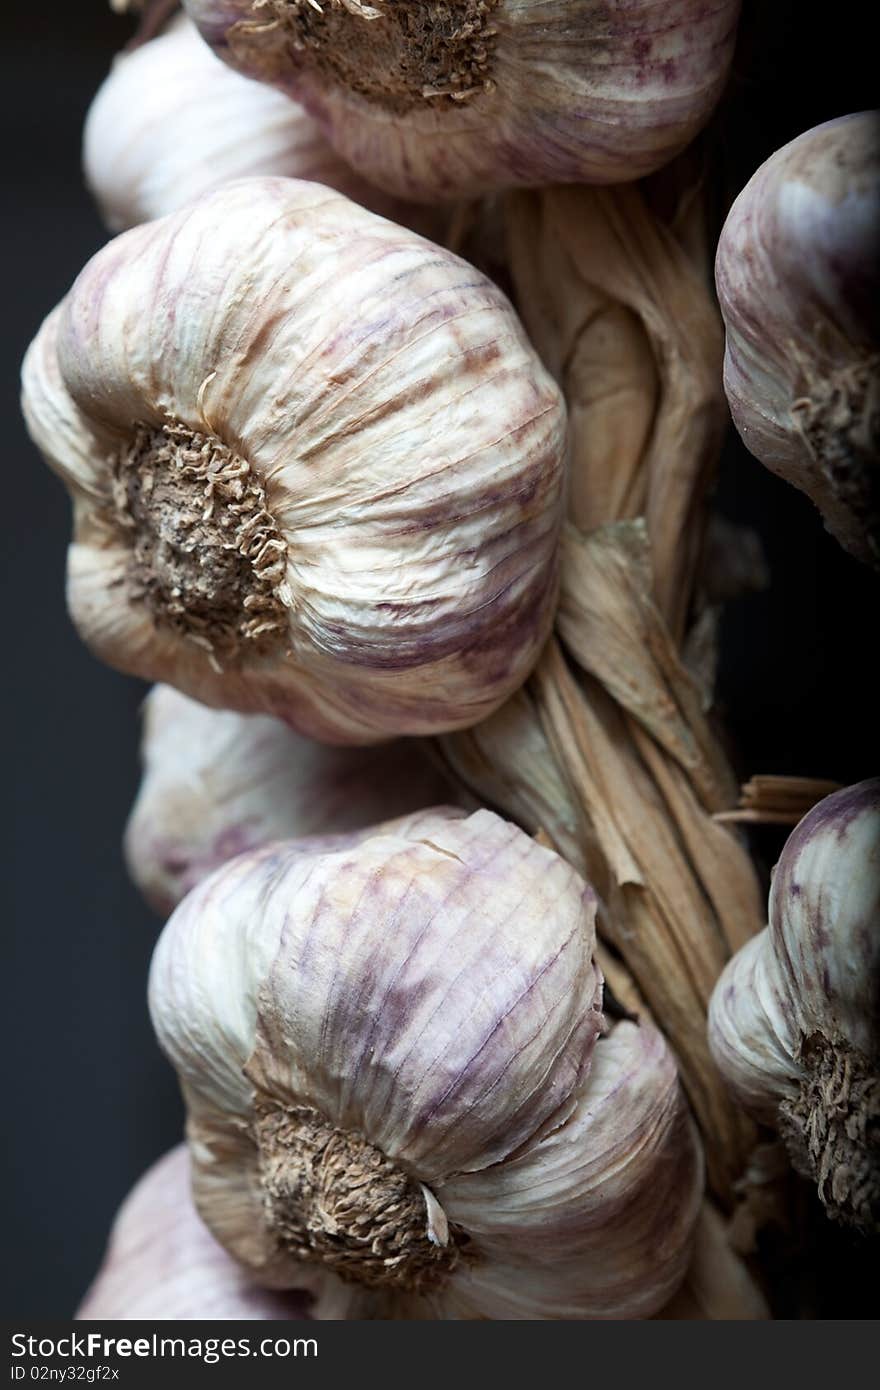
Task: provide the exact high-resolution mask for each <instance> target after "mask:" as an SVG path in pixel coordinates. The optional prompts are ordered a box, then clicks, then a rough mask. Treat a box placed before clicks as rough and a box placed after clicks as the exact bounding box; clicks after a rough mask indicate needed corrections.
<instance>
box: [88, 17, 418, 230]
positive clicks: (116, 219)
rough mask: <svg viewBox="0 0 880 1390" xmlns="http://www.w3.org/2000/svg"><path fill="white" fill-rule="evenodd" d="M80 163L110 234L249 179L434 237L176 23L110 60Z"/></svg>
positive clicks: (286, 105) (295, 110)
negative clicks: (313, 190)
mask: <svg viewBox="0 0 880 1390" xmlns="http://www.w3.org/2000/svg"><path fill="white" fill-rule="evenodd" d="M83 165H84V169H85V175H86V181H87V183H88V185H89V187H90V189H91V191H92V193H93V195H94V197H95V199H96V201H97V203H98V206H99V208H100V210H101V214H102V216H103V218H104V221H105V222H106V223H107V225H108V227H110V229H111V231H114V232H120V231H124V230H125V229H126V228H128V227H134V226H136V225H137V224H138V223H139V222H149V221H150V220H152V219H153V218H156V217H163V216H164V215H165V213H168V212H175V211H176V210H177V209H178V208H180V207H183V206H184V205H185V204H187V203H190V202H193V201H195V200H196V199H198V198H201V197H202V196H203V195H204V194H205V193H209V192H211V190H212V189H215V188H218V187H219V186H220V185H221V184H224V183H229V182H231V181H232V180H234V179H239V178H246V177H249V176H257V175H283V176H284V177H289V178H300V179H309V180H312V181H314V182H316V183H322V184H327V185H328V186H329V187H331V188H335V189H338V190H339V192H341V193H345V194H346V195H347V196H348V197H350V198H352V199H354V201H355V202H358V203H361V204H362V205H363V206H364V207H368V208H371V209H372V210H373V211H374V212H378V213H380V214H382V215H383V216H385V217H391V218H393V219H394V221H396V222H404V223H406V225H408V226H416V227H418V229H419V230H420V231H423V232H424V233H425V234H426V235H430V233H431V231H432V230H438V231H439V222H438V219H437V218H434V217H431V216H429V215H427V214H426V213H425V211H424V210H423V209H417V208H415V207H412V206H408V205H406V204H403V203H400V202H398V201H396V200H394V199H392V198H390V197H388V195H387V194H384V193H382V192H380V190H379V189H377V188H374V187H372V186H371V185H370V184H368V183H366V182H365V181H364V180H363V179H362V178H360V177H359V176H358V175H357V174H356V173H355V172H354V170H353V169H351V168H350V167H349V166H348V165H347V164H345V163H344V162H343V160H341V159H340V158H339V156H338V155H337V154H335V153H334V151H333V150H332V149H331V147H330V145H329V144H328V143H327V141H326V140H325V138H324V136H323V135H322V134H321V131H320V129H319V127H318V126H317V124H316V123H315V122H314V121H313V120H312V119H311V117H310V116H308V115H307V114H306V112H305V111H304V110H303V109H302V107H301V106H299V105H298V104H297V103H295V102H292V101H290V100H288V98H287V97H284V96H282V95H281V94H280V93H279V92H276V91H273V90H272V88H270V87H266V86H264V85H263V84H262V83H260V82H254V81H251V80H249V79H248V78H245V77H242V76H240V74H239V73H237V72H234V71H233V70H232V69H231V68H230V67H228V66H227V65H226V64H225V63H222V62H220V60H219V59H218V58H217V57H215V55H214V53H213V52H212V51H211V49H210V48H209V47H208V45H207V44H205V43H203V42H202V40H201V38H200V37H199V34H198V31H197V30H196V28H195V26H194V25H193V24H192V23H191V22H190V21H189V20H188V19H186V17H185V16H183V15H180V16H178V17H177V18H176V19H174V20H173V21H172V22H171V23H170V24H169V26H168V28H167V29H166V31H165V32H164V33H162V34H161V35H159V37H158V38H154V39H151V40H150V42H149V43H145V44H142V45H140V46H139V47H138V48H135V49H133V50H131V51H130V52H127V53H122V54H120V55H119V56H118V57H117V59H116V60H115V62H114V64H113V67H112V69H111V71H110V73H109V75H108V76H107V78H106V79H105V81H104V82H103V84H102V85H101V87H100V88H99V90H98V92H97V94H96V96H95V99H94V101H93V102H92V105H91V106H90V108H89V112H88V116H87V118H86V124H85V129H84V132H83Z"/></svg>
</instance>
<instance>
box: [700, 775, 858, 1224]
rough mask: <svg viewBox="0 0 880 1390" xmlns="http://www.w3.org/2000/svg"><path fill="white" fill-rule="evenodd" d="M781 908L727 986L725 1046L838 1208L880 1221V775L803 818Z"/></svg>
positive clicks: (721, 1014) (779, 872)
mask: <svg viewBox="0 0 880 1390" xmlns="http://www.w3.org/2000/svg"><path fill="white" fill-rule="evenodd" d="M769 917H770V922H769V926H767V927H766V928H765V930H764V931H763V932H761V933H760V935H758V936H757V937H755V938H754V939H753V940H752V941H750V942H749V943H748V944H747V945H746V946H744V947H743V948H742V950H740V951H738V952H737V954H736V955H735V956H734V957H733V959H732V960H731V961H730V962H729V963H728V965H727V967H726V968H725V970H724V972H723V974H722V975H721V977H720V979H719V981H718V984H717V985H716V987H715V991H714V993H713V996H712V1000H711V1004H710V1009H709V1041H710V1045H711V1048H712V1052H713V1055H714V1057H715V1060H716V1061H717V1063H718V1066H719V1067H720V1069H721V1071H722V1072H723V1073H724V1076H725V1079H726V1080H727V1082H728V1084H729V1085H730V1086H731V1087H732V1089H733V1090H734V1092H735V1094H736V1095H737V1096H738V1098H739V1099H740V1100H741V1102H742V1103H743V1105H744V1106H746V1108H747V1109H748V1110H749V1111H750V1112H751V1113H752V1114H753V1115H754V1116H755V1118H756V1119H758V1120H760V1121H761V1122H763V1123H765V1124H768V1125H771V1126H773V1127H775V1128H778V1129H780V1131H781V1133H782V1135H783V1137H784V1138H785V1140H786V1144H787V1147H788V1150H789V1153H790V1154H791V1157H792V1160H793V1162H794V1163H795V1166H796V1167H797V1168H798V1170H799V1171H801V1172H803V1173H804V1174H805V1175H807V1176H809V1177H811V1178H813V1179H814V1180H815V1181H816V1182H817V1184H818V1188H819V1195H820V1196H821V1198H822V1200H823V1202H824V1203H825V1205H826V1207H827V1209H828V1210H829V1212H830V1214H831V1215H832V1216H834V1217H835V1218H836V1219H838V1220H841V1221H844V1222H846V1223H848V1224H852V1225H856V1226H859V1227H861V1228H863V1229H877V1228H878V1226H880V1017H878V998H880V778H874V779H871V780H868V781H865V782H859V783H856V784H855V785H854V786H851V787H845V788H844V789H843V790H842V791H839V792H834V793H833V794H832V795H831V796H828V797H825V798H824V800H823V801H821V802H819V803H818V805H817V806H815V807H814V808H813V810H812V811H810V812H809V814H808V815H806V816H805V817H804V818H803V820H802V821H801V822H800V824H799V825H798V826H797V827H796V828H795V830H794V831H793V832H792V834H791V835H790V836H789V838H788V840H787V842H786V844H785V848H784V849H783V852H782V855H781V856H780V859H779V862H778V864H777V865H776V868H775V870H774V873H773V881H772V886H771V890H770V905H769Z"/></svg>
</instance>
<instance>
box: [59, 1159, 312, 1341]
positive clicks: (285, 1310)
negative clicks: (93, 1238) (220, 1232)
mask: <svg viewBox="0 0 880 1390" xmlns="http://www.w3.org/2000/svg"><path fill="white" fill-rule="evenodd" d="M308 1307H309V1298H308V1295H307V1294H304V1293H297V1292H296V1291H293V1290H291V1291H289V1292H283V1293H281V1292H279V1293H276V1292H273V1291H271V1290H269V1289H262V1288H259V1287H258V1286H257V1285H255V1284H253V1283H251V1282H249V1280H248V1277H247V1274H246V1272H245V1271H244V1270H243V1269H242V1267H241V1265H240V1264H238V1263H237V1262H236V1261H235V1260H233V1259H232V1258H231V1257H230V1256H229V1255H227V1253H226V1251H225V1250H224V1249H223V1247H222V1246H221V1245H218V1244H217V1241H216V1240H215V1239H214V1237H213V1236H212V1235H211V1233H210V1231H209V1230H208V1228H207V1226H205V1224H204V1222H203V1221H202V1220H201V1219H200V1217H199V1216H198V1214H197V1212H196V1209H195V1207H194V1206H193V1200H192V1194H191V1192H190V1159H189V1152H188V1150H187V1148H186V1145H185V1144H181V1145H179V1146H178V1148H176V1149H172V1150H171V1151H170V1152H169V1153H167V1154H165V1155H164V1156H163V1157H162V1158H160V1159H159V1160H158V1161H157V1162H156V1163H154V1164H153V1166H152V1168H150V1169H149V1170H148V1171H147V1172H146V1173H145V1174H144V1176H143V1177H142V1178H141V1179H140V1181H139V1182H138V1183H137V1184H136V1186H135V1187H134V1188H133V1189H132V1191H131V1192H130V1193H129V1195H128V1197H127V1198H126V1199H125V1201H124V1203H123V1204H122V1206H121V1207H120V1209H119V1212H118V1213H117V1216H116V1220H115V1221H114V1223H113V1229H112V1231H111V1233H110V1240H109V1243H108V1246H107V1250H106V1253H105V1255H104V1258H103V1260H102V1262H101V1267H100V1269H99V1270H98V1273H97V1274H96V1276H95V1278H94V1280H93V1282H92V1284H91V1286H90V1287H89V1290H88V1292H87V1293H86V1295H85V1297H84V1298H83V1301H82V1303H81V1304H80V1306H79V1308H78V1309H77V1311H76V1314H75V1318H76V1320H77V1321H78V1322H111V1321H113V1322H115V1321H119V1322H124V1321H133V1320H134V1321H137V1320H139V1319H143V1320H144V1321H150V1322H176V1321H198V1320H201V1319H204V1320H205V1321H212V1322H213V1321H217V1322H221V1321H223V1322H225V1321H241V1322H258V1321H262V1320H266V1321H273V1320H274V1321H285V1322H286V1321H291V1320H298V1319H303V1318H307V1317H308V1316H309V1313H308Z"/></svg>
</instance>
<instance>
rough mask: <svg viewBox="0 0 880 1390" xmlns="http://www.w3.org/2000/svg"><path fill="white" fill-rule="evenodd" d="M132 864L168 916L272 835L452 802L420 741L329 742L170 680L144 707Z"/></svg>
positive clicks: (329, 832) (359, 825)
mask: <svg viewBox="0 0 880 1390" xmlns="http://www.w3.org/2000/svg"><path fill="white" fill-rule="evenodd" d="M142 761H143V767H144V775H143V780H142V782H141V787H140V790H139V792H138V795H137V799H136V801H135V803H134V806H133V807H132V811H131V815H130V816H129V819H128V824H127V826H126V830H125V841H124V844H125V858H126V862H127V864H128V869H129V872H130V874H131V876H132V878H133V879H134V881H135V883H136V884H137V886H138V887H139V888H140V890H141V892H142V893H143V894H144V896H145V898H146V899H147V901H148V902H149V903H150V904H151V905H152V906H153V907H154V908H155V909H156V911H157V912H159V913H160V914H161V915H162V916H164V917H167V916H168V915H169V914H170V913H171V911H172V910H173V909H174V908H175V907H176V906H177V904H178V903H179V902H180V901H181V899H182V898H184V897H185V896H186V894H187V893H188V892H189V891H190V889H191V888H194V887H195V885H196V884H197V883H199V882H200V881H201V879H203V878H205V877H206V876H207V875H208V874H209V873H212V872H213V870H214V869H217V868H219V867H220V866H221V864H225V863H226V862H227V860H229V859H232V858H234V857H235V856H236V855H238V854H242V853H244V852H245V851H246V850H251V849H258V848H259V847H260V846H261V845H265V844H268V843H269V841H271V840H289V839H294V838H298V837H300V836H304V835H308V836H311V837H314V836H321V837H323V839H324V843H326V844H327V846H328V848H329V847H330V845H331V843H332V837H334V836H335V837H338V836H340V835H345V834H347V833H348V832H351V831H353V830H360V829H365V828H366V827H368V826H372V825H375V824H376V823H377V822H379V821H382V820H392V819H394V818H396V817H398V816H403V815H406V814H408V813H410V812H413V811H417V810H418V809H419V808H420V807H425V806H434V805H438V804H439V803H442V802H446V801H449V800H452V799H453V798H454V793H453V790H452V788H451V787H450V785H449V782H448V781H447V779H446V778H445V777H444V776H443V774H442V772H440V771H439V770H438V768H436V767H435V765H434V764H433V763H432V762H431V760H430V758H429V757H428V754H427V752H426V750H425V745H424V744H423V743H422V742H421V741H419V740H407V739H400V740H397V741H396V742H394V743H390V744H381V745H378V746H374V747H370V748H344V749H340V748H331V747H328V746H327V745H326V744H321V743H315V742H314V741H313V740H311V739H305V738H302V737H301V736H300V735H299V734H297V733H295V732H294V731H293V730H292V729H289V728H288V727H287V725H285V724H281V723H280V722H279V721H278V720H277V719H270V718H267V717H266V716H264V715H246V714H235V713H233V712H232V711H229V710H212V709H209V708H208V707H207V706H206V705H201V704H199V703H198V702H197V701H195V700H190V699H189V698H188V697H187V696H186V695H181V694H180V692H179V691H177V690H174V689H173V688H172V687H171V686H168V685H159V686H156V687H155V688H154V689H153V690H152V691H151V692H150V694H149V695H148V696H147V699H146V702H145V706H144V724H143V741H142Z"/></svg>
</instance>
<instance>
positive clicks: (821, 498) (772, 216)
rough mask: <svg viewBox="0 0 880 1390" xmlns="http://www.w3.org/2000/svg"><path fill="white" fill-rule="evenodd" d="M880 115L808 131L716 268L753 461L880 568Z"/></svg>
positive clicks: (764, 169)
mask: <svg viewBox="0 0 880 1390" xmlns="http://www.w3.org/2000/svg"><path fill="white" fill-rule="evenodd" d="M878 225H880V112H877V111H865V112H860V113H857V114H854V115H850V116H842V117H840V118H838V119H837V120H833V121H828V122H826V123H825V124H824V125H820V126H817V127H816V128H815V129H813V130H809V131H807V132H806V133H805V134H803V135H800V136H798V137H797V139H795V140H792V141H791V143H790V144H788V145H785V146H784V147H783V148H782V149H780V150H777V152H776V153H775V154H773V155H771V157H770V158H769V159H768V160H767V161H766V163H764V164H762V165H761V167H760V168H759V169H758V171H757V172H756V173H755V174H754V175H753V177H752V178H751V179H750V181H749V182H748V184H746V187H745V188H744V189H743V191H742V192H741V193H740V195H739V197H738V198H737V199H736V201H735V203H734V204H733V206H732V208H731V210H730V213H729V215H728V217H727V221H726V223H725V225H724V229H723V231H722V234H721V238H720V241H719V244H718V253H717V257H716V263H715V279H716V285H717V288H718V298H719V301H720V305H721V312H722V314H723V316H724V322H725V328H726V350H725V361H724V386H725V391H726V393H727V399H728V403H729V405H730V410H731V414H732V416H733V420H734V424H735V425H736V428H737V430H738V431H739V434H740V436H741V438H742V440H743V443H744V444H745V445H746V447H747V448H748V449H749V451H750V452H751V453H752V454H754V455H755V457H756V458H758V459H759V460H760V461H761V462H762V463H763V464H765V465H766V467H768V468H769V469H770V470H771V472H773V473H776V474H778V475H779V476H781V477H783V478H785V479H787V481H789V482H790V483H792V484H794V486H795V487H798V488H799V489H800V490H801V491H802V492H805V493H806V494H807V496H808V497H809V498H810V499H811V500H812V501H813V502H814V503H815V505H816V506H817V507H818V508H819V510H820V512H821V513H822V516H823V519H824V521H825V524H826V527H827V529H828V530H829V531H830V532H831V534H832V535H833V536H834V537H835V539H836V540H837V541H839V543H840V544H841V545H842V546H843V547H844V548H845V549H846V550H848V551H849V552H850V553H851V554H852V555H855V556H856V557H857V558H858V559H860V560H862V561H863V562H865V563H867V564H871V565H873V566H880V262H878V256H877V227H878Z"/></svg>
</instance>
